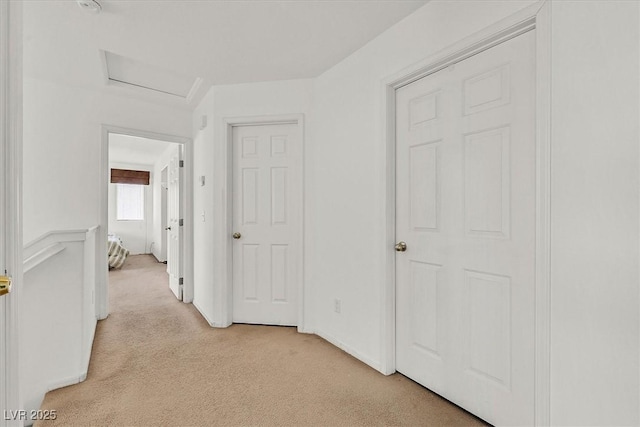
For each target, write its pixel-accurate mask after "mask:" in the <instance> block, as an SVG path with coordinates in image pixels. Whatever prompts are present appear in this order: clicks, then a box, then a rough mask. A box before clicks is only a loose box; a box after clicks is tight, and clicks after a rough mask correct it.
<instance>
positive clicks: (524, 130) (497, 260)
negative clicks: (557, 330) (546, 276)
mask: <svg viewBox="0 0 640 427" xmlns="http://www.w3.org/2000/svg"><path fill="white" fill-rule="evenodd" d="M534 52H535V37H534V31H531V32H529V33H527V34H524V35H521V36H518V37H516V38H514V39H512V40H509V41H506V42H504V43H502V44H500V45H498V46H496V47H493V48H491V49H489V50H487V51H485V52H482V53H480V54H478V55H475V56H473V57H471V58H469V59H466V60H464V61H462V62H460V63H458V64H456V65H454V66H451V67H449V68H447V69H444V70H442V71H439V72H437V73H435V74H432V75H430V76H427V77H425V78H423V79H421V80H418V81H416V82H414V83H412V84H410V85H407V86H405V87H403V88H401V89H399V90H398V91H397V94H396V105H397V115H396V119H397V125H396V129H397V131H396V132H397V135H396V136H397V138H396V140H397V142H396V143H397V147H396V149H397V164H396V168H397V201H396V203H397V207H396V209H397V212H396V217H397V224H396V227H397V228H396V235H397V239H398V240H401V241H404V242H406V248H407V249H406V251H405V252H397V271H396V274H397V277H396V280H397V297H396V301H397V307H396V310H397V319H396V328H397V331H396V337H397V343H396V358H397V370H398V371H399V372H401V373H403V374H405V375H407V376H408V377H410V378H412V379H414V380H415V381H417V382H419V383H420V384H422V385H424V386H425V387H427V388H430V389H432V390H433V391H435V392H437V393H439V394H441V395H442V396H444V397H446V398H447V399H449V400H451V401H452V402H454V403H456V404H458V405H460V406H461V407H463V408H465V409H467V410H468V411H470V412H472V413H474V414H476V415H478V416H479V417H481V418H483V419H485V420H486V421H488V422H490V423H492V424H495V425H531V424H532V423H533V416H534V400H533V399H534V279H535V277H534V272H535V271H534V267H535V258H534V255H535V194H536V193H535V158H536V153H535V129H534V123H535V85H534V84H535V79H534V76H535V64H534Z"/></svg>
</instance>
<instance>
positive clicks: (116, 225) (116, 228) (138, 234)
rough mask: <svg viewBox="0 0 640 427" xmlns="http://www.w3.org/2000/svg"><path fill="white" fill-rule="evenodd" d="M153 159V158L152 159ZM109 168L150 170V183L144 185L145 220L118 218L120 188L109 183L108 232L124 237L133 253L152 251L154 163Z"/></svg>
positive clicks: (125, 242)
mask: <svg viewBox="0 0 640 427" xmlns="http://www.w3.org/2000/svg"><path fill="white" fill-rule="evenodd" d="M150 160H151V159H150ZM109 169H128V170H139V171H148V172H150V179H149V185H145V186H144V220H141V221H121V220H118V218H117V213H118V211H117V209H118V204H117V203H118V189H117V184H111V183H109V228H108V232H109V233H111V234H116V235H118V236H119V237H120V238H121V239H122V243H123V246H124V247H125V248H127V249H128V250H129V253H130V254H131V255H138V254H148V253H151V243H152V242H153V232H154V227H155V224H154V206H155V201H154V198H153V196H154V186H155V185H156V183H155V181H156V175H155V170H154V166H153V165H142V164H133V163H116V162H112V163H110V164H109Z"/></svg>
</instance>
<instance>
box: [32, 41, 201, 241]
mask: <svg viewBox="0 0 640 427" xmlns="http://www.w3.org/2000/svg"><path fill="white" fill-rule="evenodd" d="M27 54H28V52H27V49H26V48H25V55H27ZM24 123H25V126H24V170H25V173H24V238H25V241H30V240H32V239H35V238H36V237H38V236H40V235H41V234H43V233H45V232H47V231H50V230H61V229H77V228H88V227H90V226H92V225H95V224H97V223H99V221H100V216H99V192H98V189H99V188H100V185H105V184H104V183H102V182H100V144H101V133H100V132H101V129H100V126H101V125H102V124H109V125H114V126H121V127H127V128H133V129H141V130H147V131H152V132H157V133H165V134H170V135H178V136H187V137H189V136H190V135H191V113H190V112H189V111H188V110H187V109H186V108H185V109H180V108H175V107H169V106H167V105H162V104H159V103H152V102H147V101H142V100H139V99H136V98H128V97H126V98H125V97H122V96H119V95H115V94H110V93H109V92H107V93H106V94H101V93H98V92H95V91H92V90H87V89H84V88H81V87H70V86H69V87H67V86H61V85H59V84H56V83H51V82H48V81H43V80H36V79H31V78H26V79H25V82H24ZM104 225H105V226H106V224H104Z"/></svg>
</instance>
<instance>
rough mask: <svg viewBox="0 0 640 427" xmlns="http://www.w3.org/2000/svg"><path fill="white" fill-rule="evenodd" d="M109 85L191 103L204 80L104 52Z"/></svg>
mask: <svg viewBox="0 0 640 427" xmlns="http://www.w3.org/2000/svg"><path fill="white" fill-rule="evenodd" d="M103 53H104V68H105V75H106V77H107V80H108V83H110V84H117V85H121V86H122V85H124V86H128V87H130V88H134V89H143V90H147V91H154V92H157V93H161V94H165V95H171V96H177V97H179V98H182V99H184V100H185V101H187V102H189V101H190V100H191V98H192V97H193V94H194V93H195V92H196V91H197V89H198V87H199V86H200V83H201V82H202V80H201V79H200V78H197V77H187V76H183V75H181V74H178V73H175V72H173V71H169V70H164V69H161V68H158V67H155V66H152V65H148V64H145V63H142V62H140V61H137V60H135V59H132V58H127V57H125V56H121V55H117V54H115V53H112V52H108V51H103Z"/></svg>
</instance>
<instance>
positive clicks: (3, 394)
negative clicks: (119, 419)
mask: <svg viewBox="0 0 640 427" xmlns="http://www.w3.org/2000/svg"><path fill="white" fill-rule="evenodd" d="M0 238H1V240H2V241H0V274H4V270H5V269H6V270H7V273H8V274H9V275H10V276H12V280H13V289H12V292H11V293H10V294H8V295H5V296H3V297H0V325H1V326H0V371H1V372H0V410H4V409H7V410H19V409H22V393H21V389H20V369H21V367H20V355H19V347H20V333H19V332H20V329H19V327H20V321H19V320H20V314H21V311H20V304H21V300H20V297H21V293H22V292H21V288H22V284H23V280H22V2H5V1H0ZM4 418H5V417H1V418H0V426H2V427H5V426H20V425H22V421H19V420H14V421H8V420H4Z"/></svg>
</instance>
